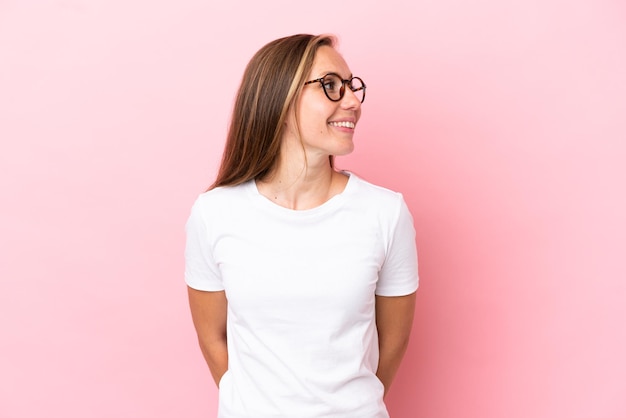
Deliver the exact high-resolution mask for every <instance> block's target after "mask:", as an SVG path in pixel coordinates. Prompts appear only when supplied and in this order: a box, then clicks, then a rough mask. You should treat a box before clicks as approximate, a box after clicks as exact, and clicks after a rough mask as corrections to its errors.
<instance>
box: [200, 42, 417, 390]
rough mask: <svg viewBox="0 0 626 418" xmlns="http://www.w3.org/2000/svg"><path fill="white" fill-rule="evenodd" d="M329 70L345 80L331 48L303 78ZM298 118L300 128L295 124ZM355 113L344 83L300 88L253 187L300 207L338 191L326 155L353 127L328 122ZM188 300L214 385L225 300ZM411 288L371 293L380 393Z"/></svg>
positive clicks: (398, 352)
mask: <svg viewBox="0 0 626 418" xmlns="http://www.w3.org/2000/svg"><path fill="white" fill-rule="evenodd" d="M329 72H334V73H337V74H339V75H340V76H341V77H342V78H344V79H349V78H350V76H351V75H352V73H351V72H350V69H349V67H348V65H347V64H346V62H345V60H344V59H343V57H342V56H341V55H340V54H339V53H338V52H337V51H336V50H335V49H334V48H332V47H329V46H323V47H320V49H319V50H318V51H317V54H316V56H315V60H314V64H313V67H312V69H311V73H310V74H309V77H308V80H311V79H316V78H320V77H323V76H324V75H326V74H328V73H329ZM296 116H297V119H298V120H299V122H300V133H301V135H298V128H297V124H296ZM360 116H361V103H360V101H359V100H358V99H357V97H356V96H355V95H354V93H352V91H351V90H350V89H349V88H347V87H346V92H345V94H344V96H343V98H342V99H341V100H340V101H338V102H332V101H330V100H328V98H327V97H326V95H325V94H324V91H323V89H322V86H321V85H320V83H312V84H309V85H307V86H305V88H304V89H303V91H302V94H301V96H300V98H299V100H298V103H297V106H296V107H295V109H291V110H290V115H289V117H288V119H287V122H286V123H287V126H286V128H287V129H286V130H285V135H284V136H283V139H282V141H283V143H282V149H281V154H280V156H279V161H278V163H277V166H276V167H275V169H274V170H273V171H272V173H271V175H270V176H268V178H266V179H265V180H264V181H257V188H258V190H259V192H260V193H261V194H262V195H263V196H265V197H266V198H267V199H270V200H271V201H273V202H274V203H276V204H278V205H281V206H284V207H287V208H290V209H293V210H303V209H310V208H314V207H317V206H319V205H321V204H323V203H324V202H326V201H327V200H329V199H330V198H331V197H333V196H335V195H337V194H339V193H341V192H342V191H343V190H344V188H345V186H346V184H347V182H348V177H347V176H346V175H345V174H343V173H339V172H337V171H335V170H333V169H332V168H331V166H330V164H329V156H330V155H346V154H349V153H350V152H352V150H353V149H354V143H353V142H352V137H353V135H354V129H347V128H340V127H336V126H333V125H332V124H331V122H333V121H352V122H354V123H355V124H357V123H358V120H359V118H360ZM189 305H190V308H191V314H192V319H193V323H194V326H195V328H196V332H197V334H198V341H199V344H200V348H201V350H202V354H203V355H204V358H205V360H206V362H207V364H208V366H209V369H210V370H211V375H212V376H213V379H214V380H215V382H216V384H218V385H219V381H220V379H221V378H222V376H223V374H224V373H225V372H226V370H227V369H228V352H227V341H226V310H227V306H228V302H227V299H226V295H225V293H224V292H223V291H221V292H204V291H198V290H194V289H191V288H189ZM414 308H415V293H413V294H411V295H407V296H400V297H382V296H376V325H377V328H378V337H379V338H378V339H379V351H380V360H379V364H378V370H377V373H376V375H377V376H378V378H379V379H380V381H381V382H382V383H383V385H384V387H385V395H386V394H387V391H388V390H389V387H390V386H391V382H392V381H393V378H394V376H395V374H396V372H397V370H398V367H399V365H400V362H401V360H402V357H403V356H404V353H405V351H406V348H407V344H408V341H409V334H410V332H411V326H412V323H413V312H414Z"/></svg>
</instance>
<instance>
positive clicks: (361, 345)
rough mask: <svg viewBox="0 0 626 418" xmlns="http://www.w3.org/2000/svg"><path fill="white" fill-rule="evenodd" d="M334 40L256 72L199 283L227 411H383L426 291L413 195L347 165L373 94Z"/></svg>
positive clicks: (224, 415) (199, 320) (295, 41)
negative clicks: (339, 163) (419, 293)
mask: <svg viewBox="0 0 626 418" xmlns="http://www.w3.org/2000/svg"><path fill="white" fill-rule="evenodd" d="M334 43H335V42H334V38H332V37H329V36H312V35H295V36H290V37H286V38H282V39H278V40H275V41H273V42H270V43H269V44H267V45H266V46H264V47H263V48H262V49H261V50H259V51H258V52H257V53H256V55H255V56H254V57H253V58H252V60H251V61H250V63H249V64H248V66H247V68H246V71H245V73H244V76H243V81H242V84H241V87H240V89H239V92H238V95H237V99H236V102H235V106H234V111H233V115H232V121H231V126H230V130H229V133H228V138H227V142H226V148H225V151H224V155H223V159H222V165H221V168H220V171H219V174H218V176H217V180H216V181H215V183H214V184H213V185H212V186H211V188H210V189H209V191H207V192H206V193H203V194H202V195H200V197H199V198H198V200H197V201H196V203H195V204H194V206H193V208H192V212H191V216H190V218H189V220H188V222H187V249H186V252H185V255H186V271H185V280H186V283H187V285H188V287H189V302H190V307H191V313H192V318H193V322H194V325H195V328H196V331H197V334H198V339H199V342H200V347H201V349H202V353H203V355H204V358H205V359H206V362H207V363H208V366H209V369H210V370H211V374H212V376H213V379H214V380H215V382H216V383H217V384H218V386H219V407H218V410H219V412H218V416H219V417H220V418H243V417H250V418H269V417H273V418H276V417H284V418H305V417H307V418H309V417H310V418H313V417H315V418H321V417H336V418H379V417H380V418H383V417H388V416H389V415H388V413H387V410H386V408H385V405H384V402H383V397H384V395H385V394H386V393H387V391H388V390H389V386H390V385H391V382H392V380H393V377H394V375H395V373H396V371H397V369H398V366H399V364H400V361H401V359H402V356H403V355H404V352H405V350H406V346H407V343H408V339H409V333H410V330H411V324H412V320H413V311H414V305H415V291H416V289H417V284H418V279H417V256H416V250H415V239H414V235H415V233H414V229H413V224H412V219H411V216H410V214H409V211H408V209H407V207H406V205H405V203H404V200H403V198H402V196H401V195H400V194H398V193H394V192H391V191H389V190H387V189H383V188H381V187H378V186H374V185H372V184H370V183H367V182H365V181H363V180H361V179H360V178H358V177H357V176H355V175H354V174H351V173H348V172H341V171H337V170H335V168H334V161H333V158H334V156H336V155H345V154H348V153H350V152H351V151H352V149H353V147H354V145H353V142H352V137H353V134H354V131H355V129H356V126H357V124H358V121H359V118H360V116H361V103H362V102H363V100H364V98H365V90H366V86H365V84H364V83H363V82H362V80H361V79H360V78H358V77H353V76H352V73H351V72H350V69H349V68H348V65H347V64H346V62H345V61H344V59H343V58H342V57H341V55H340V54H339V53H338V52H337V51H336V50H335V48H334Z"/></svg>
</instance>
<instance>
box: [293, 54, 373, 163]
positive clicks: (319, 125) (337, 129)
mask: <svg viewBox="0 0 626 418" xmlns="http://www.w3.org/2000/svg"><path fill="white" fill-rule="evenodd" d="M328 73H336V74H338V75H340V76H341V78H342V79H346V80H347V79H350V78H351V77H352V73H351V72H350V69H349V67H348V64H346V62H345V61H344V59H343V57H342V56H341V55H340V54H339V53H338V52H337V51H336V50H335V49H334V48H332V47H330V46H322V47H320V48H319V49H318V50H317V53H316V55H315V60H314V62H313V67H312V68H311V72H310V74H309V76H308V77H307V80H314V79H317V78H322V77H324V76H325V75H327V74H328ZM298 104H299V106H298V110H297V112H298V119H299V122H300V134H301V138H302V142H303V144H304V148H305V150H306V152H307V155H308V156H309V157H313V158H316V157H318V156H319V157H320V158H328V156H329V155H346V154H349V153H350V152H352V150H353V149H354V144H353V142H352V136H353V135H354V130H355V128H356V126H357V123H358V121H359V118H360V117H361V101H360V100H359V99H358V98H357V97H356V96H355V95H354V93H353V92H352V90H350V88H349V87H348V86H347V85H346V86H345V93H344V95H343V97H342V98H341V100H339V101H337V102H333V101H331V100H329V99H328V98H327V97H326V94H325V93H324V89H323V87H322V84H321V83H319V82H315V83H311V84H307V85H306V86H304V88H303V90H302V94H301V96H300V98H299V102H298ZM289 125H291V126H289ZM294 125H295V123H294V121H293V118H291V119H290V122H288V129H287V131H288V132H292V133H293V132H297V129H296V128H295V126H294Z"/></svg>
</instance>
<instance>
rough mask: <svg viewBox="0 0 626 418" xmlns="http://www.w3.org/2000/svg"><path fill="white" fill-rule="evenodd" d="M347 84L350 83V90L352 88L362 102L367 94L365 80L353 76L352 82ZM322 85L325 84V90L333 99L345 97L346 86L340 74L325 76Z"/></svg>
mask: <svg viewBox="0 0 626 418" xmlns="http://www.w3.org/2000/svg"><path fill="white" fill-rule="evenodd" d="M346 84H348V86H349V87H350V90H352V92H353V93H354V95H355V96H356V98H357V99H358V100H359V101H360V102H362V101H363V96H364V94H365V89H364V88H363V87H364V85H363V81H362V80H361V79H360V78H358V77H354V78H352V80H351V81H350V83H346ZM322 85H323V86H324V90H325V91H326V94H327V95H328V97H329V98H330V99H331V100H340V99H341V98H342V97H343V94H344V90H345V87H344V84H343V81H342V79H341V77H339V76H338V75H336V74H327V75H326V76H324V79H323V81H322Z"/></svg>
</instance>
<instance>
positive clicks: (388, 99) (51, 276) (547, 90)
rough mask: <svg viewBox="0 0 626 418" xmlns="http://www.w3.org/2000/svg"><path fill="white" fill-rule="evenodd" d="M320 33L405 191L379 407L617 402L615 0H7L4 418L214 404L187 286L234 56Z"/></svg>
mask: <svg viewBox="0 0 626 418" xmlns="http://www.w3.org/2000/svg"><path fill="white" fill-rule="evenodd" d="M297 32H313V33H320V32H332V33H336V34H338V35H339V38H340V42H341V43H340V50H341V51H342V52H343V53H344V56H345V57H346V59H347V60H348V62H349V64H350V66H351V67H352V70H353V71H354V73H355V74H357V75H359V76H361V77H362V78H363V79H364V80H366V82H367V83H368V93H367V96H368V97H367V101H366V102H365V105H364V112H363V118H362V123H361V124H360V125H359V129H358V134H357V136H356V138H355V141H356V151H355V153H354V154H353V155H352V156H350V157H347V158H343V159H340V160H339V166H341V167H342V168H348V169H351V170H353V171H355V172H357V173H359V174H360V175H361V176H363V177H365V178H367V179H369V180H371V181H373V182H376V183H379V184H381V185H384V186H387V187H390V188H393V189H396V190H400V191H402V192H403V193H404V195H405V197H406V199H407V201H408V203H409V206H410V207H411V209H412V212H413V215H414V217H415V224H416V229H417V232H418V238H417V240H418V247H419V250H420V262H421V264H420V273H421V279H422V286H421V289H420V290H419V297H418V307H417V312H416V314H417V316H416V322H415V328H414V333H413V336H412V342H411V346H410V349H409V352H408V354H407V357H406V361H405V362H404V365H403V368H402V370H401V371H400V373H399V376H398V378H397V380H396V382H395V384H394V386H393V388H392V391H391V393H390V395H389V398H388V404H389V409H390V411H391V412H392V416H393V417H394V418H415V417H418V418H459V417H463V418H502V417H507V418H528V417H532V418H554V417H568V418H583V417H585V418H587V417H594V418H598V417H601V418H618V417H620V418H621V417H624V416H626V361H625V360H624V353H625V352H626V325H625V324H626V322H625V319H626V280H625V279H626V268H625V258H626V254H625V253H626V251H625V248H626V242H625V238H624V237H625V236H626V221H625V219H626V216H625V213H626V193H625V191H624V190H625V189H626V187H625V183H626V169H625V163H624V161H625V159H626V116H625V115H626V100H625V97H626V81H625V79H626V76H625V74H626V6H625V5H624V2H622V1H617V0H615V1H608V0H600V1H598V0H586V1H581V0H570V1H557V0H515V1H504V2H503V1H500V0H482V1H474V2H468V1H465V0H437V1H406V2H401V1H398V0H386V1H376V2H374V1H363V0H358V1H339V0H336V1H331V2H321V3H320V2H293V1H291V0H289V1H288V0H284V1H277V0H276V1H264V2H257V1H252V0H249V1H244V2H242V1H228V2H227V1H223V2H214V1H201V0H181V1H177V2H173V1H164V0H158V1H155V0H114V1H112V0H91V1H80V0H45V1H44V0H41V1H34V0H31V1H27V0H0V138H1V140H2V143H1V144H2V149H1V152H0V170H1V173H0V174H1V175H0V191H1V196H2V204H1V206H0V208H1V209H0V210H1V211H2V212H1V213H2V216H1V217H0V254H1V256H0V257H1V258H0V269H1V272H0V280H1V281H0V310H1V315H0V353H1V354H0V417H3V418H4V417H6V418H16V417H64V418H74V417H76V418H78V417H81V418H83V417H96V418H100V417H102V418H105V417H106V418H109V417H120V418H122V417H153V418H159V417H177V416H180V417H183V416H184V417H187V418H194V417H198V418H200V417H211V416H214V412H213V411H214V409H215V401H216V390H215V388H214V385H213V383H212V381H211V378H210V375H209V372H208V370H207V368H206V366H205V365H204V363H203V360H202V358H201V355H200V351H199V349H198V348H197V345H196V340H195V335H194V332H193V329H192V325H191V320H190V316H189V313H188V310H187V301H186V293H185V292H186V290H185V286H184V283H183V279H182V273H183V246H184V229H183V226H184V222H185V220H186V218H187V215H188V213H189V208H190V205H191V203H192V202H193V200H194V199H195V197H196V195H197V194H198V193H199V192H201V191H202V190H203V189H204V188H205V187H206V186H207V185H208V184H209V183H210V182H211V180H212V178H213V176H214V174H215V171H216V168H217V162H218V160H219V157H220V154H221V149H222V145H223V140H224V136H225V132H226V126H227V122H228V117H229V112H230V108H231V105H232V100H233V95H234V93H235V90H236V88H237V85H238V82H239V80H240V77H241V74H242V72H243V68H244V66H245V64H246V63H247V61H248V60H249V59H250V57H251V56H252V54H253V53H254V52H255V51H256V50H257V49H258V48H260V47H261V46H262V45H263V44H265V43H266V42H268V41H270V40H272V39H274V38H276V37H279V36H284V35H288V34H293V33H297Z"/></svg>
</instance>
